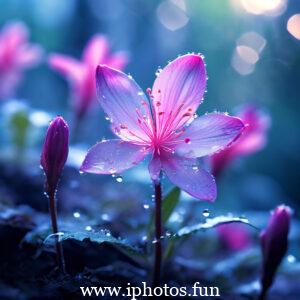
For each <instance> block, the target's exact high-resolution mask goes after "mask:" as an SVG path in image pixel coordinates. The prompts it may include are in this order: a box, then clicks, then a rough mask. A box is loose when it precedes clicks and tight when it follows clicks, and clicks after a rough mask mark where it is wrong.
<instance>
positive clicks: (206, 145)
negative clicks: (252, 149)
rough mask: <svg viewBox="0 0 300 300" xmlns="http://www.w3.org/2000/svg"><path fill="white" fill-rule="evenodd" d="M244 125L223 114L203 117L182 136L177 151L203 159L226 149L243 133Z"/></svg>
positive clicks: (234, 118)
mask: <svg viewBox="0 0 300 300" xmlns="http://www.w3.org/2000/svg"><path fill="white" fill-rule="evenodd" d="M244 128H245V125H244V123H243V122H242V121H241V120H240V119H239V118H236V117H230V116H227V115H225V114H221V113H212V114H207V115H204V116H201V117H199V118H197V119H195V121H193V122H192V124H191V125H190V126H189V127H188V128H187V130H186V131H185V132H184V134H183V135H181V136H180V140H181V141H182V142H181V143H179V144H178V145H177V146H176V147H175V151H176V152H177V153H179V154H180V155H183V156H185V157H202V156H205V155H210V154H213V153H215V152H218V151H220V150H222V149H224V148H225V147H226V146H228V145H230V144H231V143H232V142H233V141H234V140H235V139H237V137H238V136H239V135H240V134H241V133H242V131H243V129H244Z"/></svg>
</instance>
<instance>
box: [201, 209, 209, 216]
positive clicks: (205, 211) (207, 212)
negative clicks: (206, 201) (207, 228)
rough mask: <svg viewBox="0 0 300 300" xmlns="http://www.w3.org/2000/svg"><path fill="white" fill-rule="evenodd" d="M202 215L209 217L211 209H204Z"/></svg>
mask: <svg viewBox="0 0 300 300" xmlns="http://www.w3.org/2000/svg"><path fill="white" fill-rule="evenodd" d="M202 215H203V217H205V218H208V217H209V215H210V212H209V210H208V209H204V210H203V212H202Z"/></svg>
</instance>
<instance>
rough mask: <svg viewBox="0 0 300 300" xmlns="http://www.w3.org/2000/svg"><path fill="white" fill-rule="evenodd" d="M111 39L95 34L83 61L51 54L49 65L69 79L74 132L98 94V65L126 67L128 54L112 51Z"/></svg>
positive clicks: (86, 49) (85, 50)
mask: <svg viewBox="0 0 300 300" xmlns="http://www.w3.org/2000/svg"><path fill="white" fill-rule="evenodd" d="M109 46H110V45H109V41H108V39H107V38H106V37H105V36H103V35H95V36H94V37H92V38H91V40H90V41H89V42H88V43H87V45H86V47H85V49H84V51H83V54H82V58H81V60H76V59H74V58H72V57H70V56H67V55H62V54H52V55H50V57H49V65H50V66H51V67H52V68H53V69H54V70H56V71H58V72H59V73H61V74H62V75H63V76H64V77H66V79H67V80H68V81H69V82H70V85H71V93H72V95H71V97H72V106H73V109H74V113H75V120H74V124H73V131H72V132H73V134H74V135H75V134H76V130H77V129H78V126H79V123H80V122H81V120H82V118H83V117H84V116H85V115H86V113H87V112H88V110H89V109H90V107H91V106H92V104H93V100H94V98H95V96H96V84H95V71H96V67H97V66H98V64H107V65H109V66H112V67H114V68H118V69H123V68H124V66H125V65H126V64H127V56H126V54H125V53H123V52H117V53H114V54H113V53H111V52H110V49H109Z"/></svg>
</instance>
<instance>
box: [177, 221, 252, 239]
mask: <svg viewBox="0 0 300 300" xmlns="http://www.w3.org/2000/svg"><path fill="white" fill-rule="evenodd" d="M229 223H243V224H246V225H249V226H252V227H254V228H256V227H255V226H253V225H252V224H250V222H249V220H248V219H246V218H241V217H232V216H218V217H215V218H207V219H206V222H205V223H199V224H195V225H191V226H186V227H183V228H181V229H180V230H179V231H178V232H177V233H176V234H175V235H174V238H183V237H188V236H190V235H192V234H194V233H196V232H198V231H204V230H207V229H211V228H214V227H217V226H220V225H224V224H229Z"/></svg>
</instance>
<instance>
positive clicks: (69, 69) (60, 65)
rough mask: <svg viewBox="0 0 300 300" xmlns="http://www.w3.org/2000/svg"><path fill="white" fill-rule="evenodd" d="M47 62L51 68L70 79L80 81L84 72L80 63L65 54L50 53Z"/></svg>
mask: <svg viewBox="0 0 300 300" xmlns="http://www.w3.org/2000/svg"><path fill="white" fill-rule="evenodd" d="M48 63H49V65H50V66H51V68H52V69H54V70H56V71H58V72H59V73H61V74H62V75H63V76H65V77H67V78H68V79H69V80H71V81H76V82H78V81H80V80H81V78H82V76H83V73H84V72H83V66H82V64H81V63H80V62H79V61H78V60H76V59H74V58H72V57H69V56H67V55H61V54H52V55H50V56H49V59H48Z"/></svg>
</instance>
